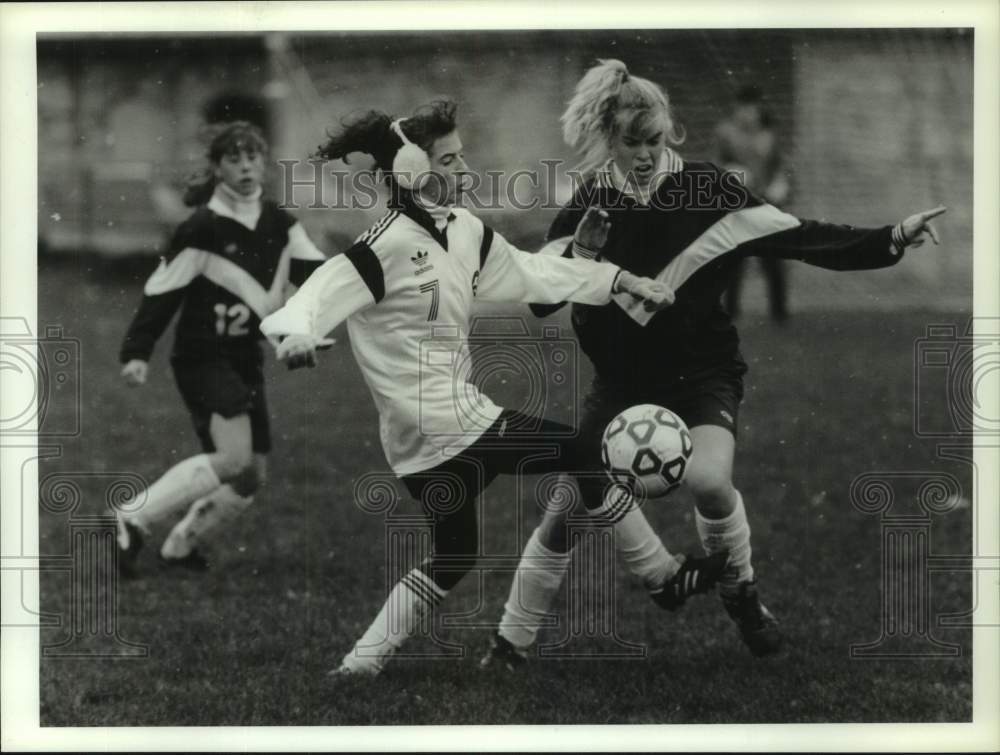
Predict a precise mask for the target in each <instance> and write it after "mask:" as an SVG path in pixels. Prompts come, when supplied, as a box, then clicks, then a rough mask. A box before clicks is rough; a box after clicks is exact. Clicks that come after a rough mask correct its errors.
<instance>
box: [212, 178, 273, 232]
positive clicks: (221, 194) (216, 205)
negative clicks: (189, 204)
mask: <svg viewBox="0 0 1000 755" xmlns="http://www.w3.org/2000/svg"><path fill="white" fill-rule="evenodd" d="M262 194H263V190H262V189H261V187H259V186H258V187H257V191H255V192H254V193H253V194H251V195H250V196H248V197H245V196H243V195H242V194H239V193H237V192H235V191H233V190H232V189H230V188H229V187H228V186H226V185H225V184H224V183H219V184H216V185H215V191H214V192H213V193H212V198H211V199H210V200H208V209H210V210H211V211H212V212H214V213H215V214H216V215H220V216H221V217H224V218H229V219H230V220H235V221H236V222H237V223H239V224H240V225H242V226H246V227H247V228H249V229H250V230H251V231H252V230H254V229H255V228H256V227H257V221H258V220H260V211H261V199H260V198H261V195H262Z"/></svg>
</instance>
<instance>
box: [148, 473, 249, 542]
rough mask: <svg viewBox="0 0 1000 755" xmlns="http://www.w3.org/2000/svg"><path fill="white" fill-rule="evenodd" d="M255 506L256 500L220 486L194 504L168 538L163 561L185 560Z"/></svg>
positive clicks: (227, 486)
mask: <svg viewBox="0 0 1000 755" xmlns="http://www.w3.org/2000/svg"><path fill="white" fill-rule="evenodd" d="M251 503H253V496H242V495H240V494H239V493H237V492H236V491H235V490H233V486H232V485H221V486H220V487H219V488H217V489H216V490H215V492H214V493H212V494H210V495H209V496H207V497H206V498H199V499H198V500H197V501H195V502H194V503H192V504H191V508H190V509H188V512H187V514H185V515H184V518H183V519H181V520H180V521H179V522H178V523H177V525H176V526H175V527H174V528H173V529H172V530H171V531H170V534H169V535H167V539H166V540H164V541H163V547H162V548H161V549H160V555H161V556H163V557H164V558H184V557H185V556H187V555H188V554H189V553H190V552H191V551H192V550H193V549H194V547H195V546H196V545H197V544H198V543H202V542H205V537H206V536H207V535H209V534H210V533H211V532H212V531H213V530H216V529H218V528H219V527H221V526H223V525H225V524H229V523H230V522H232V521H234V520H235V519H236V518H237V517H239V515H240V514H242V513H243V512H244V511H246V510H247V508H248V507H249V506H250V504H251Z"/></svg>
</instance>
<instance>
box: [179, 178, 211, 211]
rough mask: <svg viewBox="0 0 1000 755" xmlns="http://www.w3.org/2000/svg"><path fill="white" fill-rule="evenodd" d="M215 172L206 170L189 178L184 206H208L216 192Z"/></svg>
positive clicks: (185, 188)
mask: <svg viewBox="0 0 1000 755" xmlns="http://www.w3.org/2000/svg"><path fill="white" fill-rule="evenodd" d="M215 183H216V181H215V171H213V170H212V169H211V168H204V169H203V170H200V171H198V172H196V173H192V174H191V175H190V176H188V179H187V182H186V185H185V187H184V197H183V199H184V204H185V205H187V206H188V207H199V206H201V205H203V204H207V203H208V200H210V199H211V198H212V192H214V191H215Z"/></svg>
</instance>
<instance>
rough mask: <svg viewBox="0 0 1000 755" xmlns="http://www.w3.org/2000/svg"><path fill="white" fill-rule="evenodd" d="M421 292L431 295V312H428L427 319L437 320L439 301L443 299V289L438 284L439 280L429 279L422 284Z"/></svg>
mask: <svg viewBox="0 0 1000 755" xmlns="http://www.w3.org/2000/svg"><path fill="white" fill-rule="evenodd" d="M420 293H422V294H430V295H431V308H430V312H428V313H427V321H428V322H430V321H431V320H436V319H437V316H438V303H439V302H440V300H441V289H440V286H438V282H437V280H436V279H435V280H432V281H427V282H426V283H423V284H421V286H420Z"/></svg>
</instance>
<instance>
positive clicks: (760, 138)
mask: <svg viewBox="0 0 1000 755" xmlns="http://www.w3.org/2000/svg"><path fill="white" fill-rule="evenodd" d="M715 141H716V153H717V157H718V160H719V165H720V166H721V167H722V169H723V170H725V171H728V172H732V173H735V174H737V175H738V176H740V177H741V179H742V181H743V185H744V186H746V187H747V189H749V191H750V193H751V194H754V195H755V196H758V197H760V198H761V199H763V200H764V201H765V202H767V203H768V204H771V205H774V206H775V207H778V208H781V207H783V206H784V204H785V203H786V202H787V201H788V194H789V190H790V184H789V181H788V173H787V170H786V167H785V165H784V164H783V160H782V155H781V145H780V142H779V140H778V135H777V134H776V133H775V130H774V124H773V123H772V118H771V113H770V111H769V110H768V109H767V107H766V105H765V103H764V94H763V92H762V91H761V90H760V88H759V87H756V86H753V85H749V86H745V87H742V88H741V89H740V90H739V91H738V92H737V93H736V97H735V99H734V102H733V109H732V112H731V113H730V114H729V117H728V118H726V119H725V120H723V121H722V122H721V123H719V125H718V126H717V127H716V129H715ZM759 260H760V266H761V269H762V270H763V271H764V277H765V279H766V280H767V292H768V296H769V297H770V311H771V318H772V319H773V320H774V321H775V322H778V323H781V322H784V321H786V320H787V319H788V283H787V279H786V276H785V261H784V260H782V259H781V258H780V257H777V256H773V255H764V256H761V257H759ZM745 272H746V264H745V262H744V261H741V262H739V263H737V264H735V265H733V270H732V272H731V273H730V276H731V279H732V282H731V283H730V284H729V288H728V290H727V291H726V309H727V310H728V311H729V314H730V315H732V316H733V317H736V316H737V314H738V313H739V308H740V291H741V289H742V285H743V275H744V273H745Z"/></svg>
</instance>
